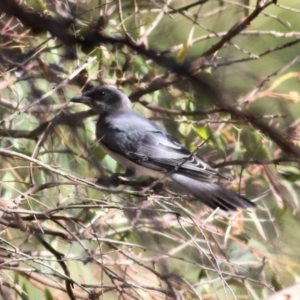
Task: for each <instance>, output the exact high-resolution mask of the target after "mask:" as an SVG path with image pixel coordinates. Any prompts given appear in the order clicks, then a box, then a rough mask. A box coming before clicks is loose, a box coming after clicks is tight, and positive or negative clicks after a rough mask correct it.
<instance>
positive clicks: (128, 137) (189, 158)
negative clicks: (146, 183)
mask: <svg viewBox="0 0 300 300" xmlns="http://www.w3.org/2000/svg"><path fill="white" fill-rule="evenodd" d="M142 121H143V122H141V123H140V126H135V125H136V124H135V122H134V119H133V120H132V123H130V122H126V123H125V122H124V123H123V126H122V122H120V120H119V122H118V123H117V124H114V125H110V126H108V128H106V129H105V130H103V133H101V132H99V131H98V133H97V136H98V138H99V139H101V144H102V145H104V146H105V147H106V148H107V149H109V150H110V151H112V152H114V153H117V154H120V155H122V156H125V157H126V158H127V159H129V160H130V161H132V162H134V163H136V164H138V165H140V166H143V167H146V168H149V169H152V170H156V171H160V172H164V173H167V172H171V171H172V170H175V169H176V172H177V173H180V174H184V175H186V176H189V177H193V178H195V179H199V180H203V181H206V180H207V181H211V177H212V176H218V177H220V176H221V175H220V174H219V173H218V171H217V170H216V169H214V168H212V167H210V166H209V165H208V164H207V163H205V162H204V161H203V160H201V159H200V158H199V157H197V156H196V155H193V154H192V153H191V152H190V150H189V149H188V148H187V147H186V146H185V145H183V144H182V143H180V142H179V141H178V140H176V139H175V138H173V137H172V136H170V135H169V134H168V133H166V132H165V131H163V130H162V129H161V128H160V127H158V126H157V125H156V124H153V123H152V122H150V121H149V122H148V120H146V119H142ZM146 121H147V123H145V122H146ZM138 124H139V123H138Z"/></svg>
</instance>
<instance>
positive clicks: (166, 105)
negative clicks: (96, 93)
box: [0, 0, 300, 300]
mask: <svg viewBox="0 0 300 300" xmlns="http://www.w3.org/2000/svg"><path fill="white" fill-rule="evenodd" d="M277 2H278V3H276V1H262V0H257V1H249V0H237V1H213V0H211V1H208V0H200V1H196V0H193V1H187V0H181V1H179V0H153V1H152V0H151V1H143V0H142V1H140V0H131V1H129V0H128V1H124V0H123V1H122V0H112V1H104V0H78V1H77V0H27V1H23V0H21V1H19V0H18V1H15V0H1V2H0V74H1V80H0V213H1V215H2V216H1V219H0V228H1V231H0V232H1V235H0V279H1V288H0V292H1V293H0V294H1V296H0V297H2V299H8V300H11V299H47V300H49V299H264V298H266V297H267V296H269V295H271V294H273V293H275V292H276V291H279V290H281V289H282V288H285V287H288V286H290V285H292V284H294V283H297V282H298V281H299V276H300V252H299V245H300V236H299V234H298V232H300V226H299V224H300V223H299V218H300V214H299V193H300V190H299V178H300V172H299V161H300V148H299V128H300V127H299V115H300V104H299V100H300V94H299V92H300V86H299V78H300V77H299V76H300V73H299V60H300V54H299V49H300V48H299V47H300V46H299V43H300V22H299V17H300V3H299V1H297V0H287V1H277ZM99 84H107V85H112V86H116V87H117V88H119V89H121V90H122V91H123V92H124V93H126V94H127V95H128V96H130V98H131V100H132V101H133V107H134V110H135V111H137V112H138V113H140V114H142V115H144V116H146V117H147V118H149V119H151V120H153V121H154V122H156V123H158V124H159V125H160V126H162V127H164V128H165V129H166V130H168V131H169V132H170V133H171V134H172V135H173V136H175V137H176V138H177V139H179V140H180V141H181V142H183V143H185V144H186V145H187V146H188V147H189V149H191V150H192V151H196V153H197V154H198V155H199V156H201V157H202V158H203V159H204V160H206V161H207V162H209V163H210V164H211V165H212V166H214V167H217V168H219V169H220V171H221V172H222V173H224V174H226V175H228V176H230V177H231V178H232V180H231V181H226V180H224V181H222V184H224V185H225V186H226V187H227V188H229V189H232V190H234V191H236V192H238V193H240V194H242V195H244V196H246V197H247V198H248V199H251V200H252V201H254V202H255V203H256V205H257V208H256V209H255V210H251V211H250V210H249V211H246V212H237V213H235V214H233V215H230V216H228V217H223V216H220V214H219V213H218V212H217V211H215V212H214V211H212V210H210V209H209V208H207V207H206V206H204V205H201V204H200V203H197V202H188V201H185V200H184V199H182V198H181V195H180V194H176V193H172V192H171V191H170V190H169V187H168V186H167V185H166V186H164V188H163V189H162V190H160V191H157V190H153V189H152V188H149V186H148V187H145V186H144V185H143V184H142V179H139V178H137V179H136V180H137V182H136V183H135V184H134V183H132V182H131V181H127V180H124V182H122V183H120V184H119V185H114V186H113V185H111V184H109V183H108V181H107V180H106V179H107V178H109V177H110V176H111V175H113V174H114V173H119V172H122V171H123V169H122V168H121V166H119V165H118V164H117V163H116V162H115V161H114V160H113V159H112V158H110V157H109V156H107V155H105V153H104V152H103V151H102V150H101V149H100V147H99V146H98V144H97V141H96V137H95V123H96V121H97V116H95V115H94V113H93V112H92V111H90V110H89V109H88V108H87V107H85V106H83V105H77V104H74V103H70V102H69V100H70V99H71V98H72V97H73V96H75V95H76V94H79V93H81V92H82V91H85V90H88V89H89V88H91V87H93V86H96V85H99ZM295 299H296V298H295Z"/></svg>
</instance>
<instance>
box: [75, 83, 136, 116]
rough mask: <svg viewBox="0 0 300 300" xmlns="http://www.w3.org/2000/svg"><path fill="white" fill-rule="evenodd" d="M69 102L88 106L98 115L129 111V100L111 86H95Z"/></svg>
mask: <svg viewBox="0 0 300 300" xmlns="http://www.w3.org/2000/svg"><path fill="white" fill-rule="evenodd" d="M71 102H75V103H82V104H85V105H88V106H89V107H90V108H91V109H92V110H94V111H95V112H96V113H98V114H103V113H111V112H116V111H120V110H130V109H131V102H130V100H129V98H128V97H127V96H126V95H125V94H124V93H122V92H121V91H119V90H118V89H116V88H114V87H111V86H97V87H94V88H92V89H90V90H88V91H86V92H84V93H83V94H81V95H77V96H75V97H73V98H72V99H71Z"/></svg>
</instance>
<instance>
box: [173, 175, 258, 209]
mask: <svg viewBox="0 0 300 300" xmlns="http://www.w3.org/2000/svg"><path fill="white" fill-rule="evenodd" d="M170 177H171V179H172V180H173V181H175V182H176V183H177V184H178V185H180V186H181V187H182V188H183V189H184V190H185V191H186V192H187V193H188V194H189V195H190V196H192V197H193V198H195V200H199V201H201V202H203V203H204V204H206V205H207V206H209V207H211V208H213V209H216V208H218V207H219V208H220V209H222V210H224V211H234V210H237V209H238V208H241V209H246V208H248V207H255V204H254V203H253V202H251V201H249V200H248V199H246V198H245V197H243V196H241V195H239V194H237V193H235V192H233V191H230V190H228V189H226V188H224V187H223V186H221V185H219V184H218V183H215V182H204V181H199V180H196V179H194V178H190V177H187V176H185V175H182V174H178V173H173V174H171V176H170Z"/></svg>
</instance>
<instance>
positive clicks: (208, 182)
mask: <svg viewBox="0 0 300 300" xmlns="http://www.w3.org/2000/svg"><path fill="white" fill-rule="evenodd" d="M71 101H73V102H77V103H84V104H86V105H88V106H90V107H91V108H92V109H93V110H94V111H95V112H97V113H98V114H99V119H98V122H97V125H96V136H97V139H98V142H99V144H100V146H101V147H102V148H103V150H104V151H106V152H107V153H108V154H109V155H110V156H111V157H113V158H114V159H115V160H116V161H118V162H119V163H120V164H122V165H123V166H124V167H125V168H126V169H127V170H130V171H133V172H135V173H136V174H137V175H146V176H150V177H153V178H163V177H165V176H166V175H167V176H168V178H170V179H172V180H173V181H174V182H176V183H177V184H178V185H180V186H181V187H182V188H183V189H184V190H185V191H186V192H187V193H188V194H189V196H190V197H191V198H194V199H196V200H199V201H201V202H203V203H204V204H206V205H208V206H209V207H211V208H213V209H215V208H217V207H219V208H220V209H222V210H224V211H231V210H237V209H238V208H247V207H254V206H255V205H254V204H253V203H252V202H250V201H249V200H248V199H246V198H244V197H242V196H240V195H238V194H236V193H234V192H232V191H230V190H228V189H226V188H224V187H223V186H221V185H220V184H218V183H215V182H214V178H215V179H217V178H219V177H223V176H222V175H221V174H220V173H219V172H218V171H217V170H216V169H214V168H212V167H211V166H209V165H208V164H207V163H205V162H204V161H203V160H202V159H200V158H199V157H198V156H196V155H194V154H192V153H191V152H190V150H189V149H188V148H187V147H186V146H185V145H183V144H182V143H180V142H179V141H178V140H176V139H175V138H173V137H172V136H171V135H169V134H168V133H167V132H166V131H164V130H163V129H162V128H160V127H159V126H158V125H156V124H155V123H153V122H151V121H150V120H148V119H146V118H143V117H141V116H140V115H138V114H136V113H135V112H134V111H133V110H132V106H131V101H130V100H129V99H128V97H127V96H126V95H125V94H124V93H122V92H121V91H119V90H118V89H116V88H114V87H110V86H98V87H95V88H93V89H91V90H89V91H87V92H85V93H84V94H82V95H78V96H76V97H74V98H72V99H71Z"/></svg>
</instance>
